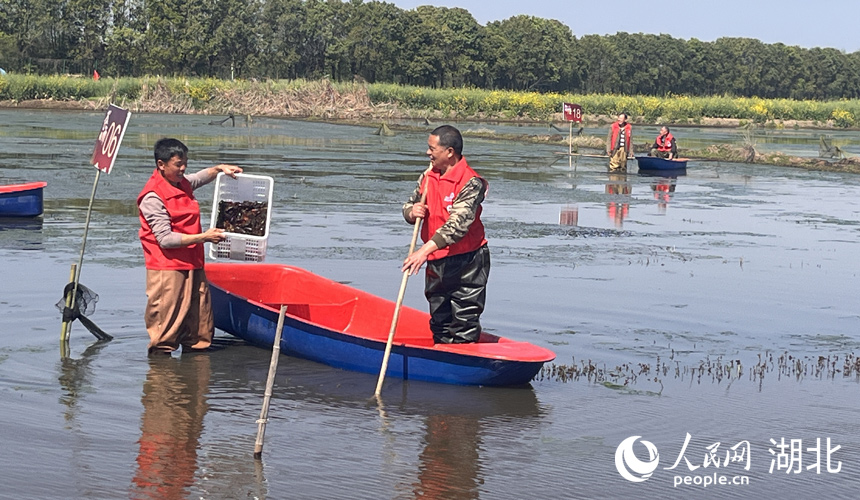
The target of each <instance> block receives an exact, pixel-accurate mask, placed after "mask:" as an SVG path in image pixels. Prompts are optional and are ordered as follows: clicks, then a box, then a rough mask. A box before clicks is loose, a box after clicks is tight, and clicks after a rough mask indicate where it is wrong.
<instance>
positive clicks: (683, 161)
mask: <svg viewBox="0 0 860 500" xmlns="http://www.w3.org/2000/svg"><path fill="white" fill-rule="evenodd" d="M687 160H688V159H687V158H677V159H674V160H667V159H666V158H658V157H656V156H637V157H636V162H637V163H638V164H639V170H649V171H650V170H673V171H678V170H685V169H686V168H687Z"/></svg>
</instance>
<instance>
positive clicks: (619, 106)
mask: <svg viewBox="0 0 860 500" xmlns="http://www.w3.org/2000/svg"><path fill="white" fill-rule="evenodd" d="M33 99H50V100H55V101H83V100H89V101H108V100H110V101H113V102H125V103H126V104H129V106H130V107H132V108H134V109H138V110H139V111H158V110H164V111H168V112H190V113H193V112H199V113H227V112H231V111H232V112H236V113H246V114H256V115H281V116H304V117H319V118H334V117H352V118H356V117H361V116H374V117H376V118H380V117H385V116H394V115H400V116H425V117H433V116H435V117H443V118H446V119H500V120H531V121H552V120H560V113H561V108H562V103H565V102H572V103H576V104H579V105H580V106H582V108H583V112H584V113H585V120H586V122H587V123H588V122H595V121H597V122H598V123H600V122H602V121H603V120H605V119H606V117H611V116H614V115H615V114H617V113H619V112H622V111H624V112H627V113H628V114H629V115H630V116H631V117H632V118H633V120H634V121H636V122H638V123H700V122H701V120H703V119H706V118H728V119H736V120H740V121H741V123H742V124H743V123H756V124H777V123H779V122H783V121H803V122H811V124H813V125H822V126H824V125H829V126H834V127H843V128H851V127H860V100H856V99H855V100H839V101H797V100H793V99H759V98H755V97H753V98H746V97H731V96H708V97H694V96H681V95H668V96H664V97H654V96H625V95H612V94H562V93H537V92H515V91H502V90H482V89H474V88H447V89H432V88H424V87H415V86H409V85H397V84H386V83H374V84H359V83H353V82H346V83H344V82H340V83H338V82H330V81H328V80H276V81H273V80H267V81H253V80H237V81H228V80H218V79H214V78H184V77H158V76H153V77H142V78H119V79H113V78H101V79H100V80H98V81H94V80H93V79H92V78H89V77H80V76H77V77H76V76H70V75H66V76H37V75H23V74H11V73H10V74H5V75H2V76H0V100H5V101H19V102H20V101H27V100H33ZM156 101H158V102H157V103H156Z"/></svg>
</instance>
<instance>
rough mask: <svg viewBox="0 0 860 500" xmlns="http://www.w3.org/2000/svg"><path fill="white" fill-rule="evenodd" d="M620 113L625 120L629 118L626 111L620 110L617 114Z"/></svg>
mask: <svg viewBox="0 0 860 500" xmlns="http://www.w3.org/2000/svg"><path fill="white" fill-rule="evenodd" d="M621 115H624V119H625V120H626V119H628V118H630V115H628V114H627V111H622V112H620V113H618V116H621Z"/></svg>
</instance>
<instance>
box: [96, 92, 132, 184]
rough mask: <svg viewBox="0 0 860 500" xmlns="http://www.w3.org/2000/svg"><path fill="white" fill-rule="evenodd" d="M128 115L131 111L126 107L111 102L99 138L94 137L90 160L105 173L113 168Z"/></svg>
mask: <svg viewBox="0 0 860 500" xmlns="http://www.w3.org/2000/svg"><path fill="white" fill-rule="evenodd" d="M130 116H131V113H129V112H128V110H127V109H122V108H120V107H118V106H114V105H113V104H111V105H110V107H109V108H108V110H107V113H106V114H105V119H104V122H102V129H101V131H100V132H99V138H98V139H96V147H95V149H94V150H93V160H92V161H93V166H95V167H96V168H97V169H99V170H101V171H102V172H104V173H106V174H109V173H110V171H111V168H113V162H114V160H116V154H117V152H118V151H119V145H120V144H122V137H123V136H124V135H125V127H126V125H128V119H129V117H130Z"/></svg>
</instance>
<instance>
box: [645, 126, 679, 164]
mask: <svg viewBox="0 0 860 500" xmlns="http://www.w3.org/2000/svg"><path fill="white" fill-rule="evenodd" d="M651 156H657V157H660V158H668V159H670V160H672V159H674V158H676V157H677V156H678V146H677V145H676V144H675V137H674V136H673V135H672V133H671V132H669V127H661V128H660V135H658V136H657V139H655V140H654V145H653V146H651Z"/></svg>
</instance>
